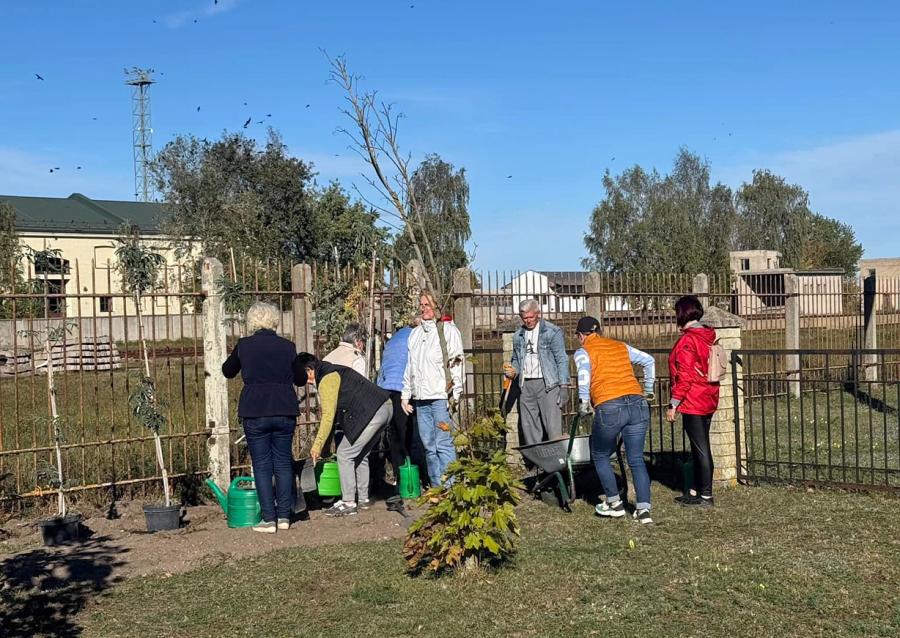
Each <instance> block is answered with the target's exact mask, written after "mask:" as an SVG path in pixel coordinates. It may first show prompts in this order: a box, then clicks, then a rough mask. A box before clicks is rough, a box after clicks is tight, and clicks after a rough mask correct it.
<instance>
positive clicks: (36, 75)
mask: <svg viewBox="0 0 900 638" xmlns="http://www.w3.org/2000/svg"><path fill="white" fill-rule="evenodd" d="M34 77H36V78H37V79H38V80H41V81H43V80H44V78H42V77H41V76H40V75H38V74H37V73H35V74H34Z"/></svg>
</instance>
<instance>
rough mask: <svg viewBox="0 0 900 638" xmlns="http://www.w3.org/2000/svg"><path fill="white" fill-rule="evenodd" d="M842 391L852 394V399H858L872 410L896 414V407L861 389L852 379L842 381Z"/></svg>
mask: <svg viewBox="0 0 900 638" xmlns="http://www.w3.org/2000/svg"><path fill="white" fill-rule="evenodd" d="M844 392H846V393H847V394H849V395H850V396H852V397H853V398H854V399H856V400H857V401H859V402H860V403H862V404H863V405H865V406H868V407H869V408H871V409H872V410H875V411H876V412H881V413H883V414H890V415H896V414H897V408H895V407H894V406H892V405H889V404H887V403H885V402H884V401H882V400H881V399H879V398H878V397H874V396H872V395H871V394H869V393H868V392H866V391H865V390H861V389H860V387H859V384H857V383H853V382H852V381H847V382H845V383H844Z"/></svg>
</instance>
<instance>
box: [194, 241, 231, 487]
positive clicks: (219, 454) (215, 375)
mask: <svg viewBox="0 0 900 638" xmlns="http://www.w3.org/2000/svg"><path fill="white" fill-rule="evenodd" d="M222 275H223V269H222V263H221V262H220V261H219V260H218V259H214V258H211V257H207V258H206V259H204V260H203V268H202V271H201V284H202V287H203V292H204V293H206V296H205V298H204V299H203V372H204V377H205V381H204V390H205V393H204V394H205V397H206V424H207V429H208V431H209V438H208V439H207V441H206V448H207V456H208V467H209V475H210V477H212V479H213V480H214V481H215V482H216V484H217V485H218V486H219V487H221V488H222V489H227V488H228V484H229V483H230V482H231V431H230V429H229V426H228V383H227V381H226V379H225V377H224V376H222V364H223V363H224V362H225V358H226V357H227V356H228V344H227V342H226V337H227V331H226V329H225V325H224V321H225V306H224V304H223V303H222V297H221V296H220V295H219V292H218V290H217V288H216V281H217V280H219V279H220V278H221V277H222Z"/></svg>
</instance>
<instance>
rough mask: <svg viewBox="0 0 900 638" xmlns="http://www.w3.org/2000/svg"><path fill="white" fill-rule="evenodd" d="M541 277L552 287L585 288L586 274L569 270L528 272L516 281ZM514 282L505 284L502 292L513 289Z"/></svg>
mask: <svg viewBox="0 0 900 638" xmlns="http://www.w3.org/2000/svg"><path fill="white" fill-rule="evenodd" d="M535 275H540V276H542V277H545V278H546V279H547V283H548V284H549V285H550V286H551V287H552V288H556V287H557V286H576V287H577V286H584V277H585V273H584V272H583V271H580V270H568V271H547V270H526V271H525V272H523V273H520V274H519V275H517V276H516V277H515V278H514V279H521V278H522V277H528V276H532V277H533V276H535ZM512 285H513V282H512V281H511V282H509V283H507V284H505V285H504V286H503V287H502V288H501V290H509V289H510V288H512Z"/></svg>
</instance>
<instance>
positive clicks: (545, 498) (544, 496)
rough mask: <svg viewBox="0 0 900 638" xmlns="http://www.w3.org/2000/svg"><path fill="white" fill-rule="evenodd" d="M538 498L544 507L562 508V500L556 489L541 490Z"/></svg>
mask: <svg viewBox="0 0 900 638" xmlns="http://www.w3.org/2000/svg"><path fill="white" fill-rule="evenodd" d="M538 498H540V499H541V502H543V503H544V505H550V506H551V507H562V505H563V504H562V499H561V498H560V497H559V493H558V492H557V489H556V488H555V487H548V488H547V489H544V490H541V491H540V492H539V493H538Z"/></svg>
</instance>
